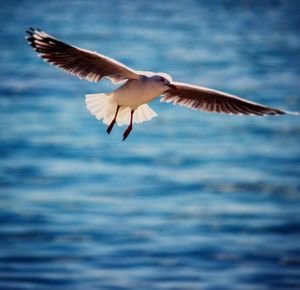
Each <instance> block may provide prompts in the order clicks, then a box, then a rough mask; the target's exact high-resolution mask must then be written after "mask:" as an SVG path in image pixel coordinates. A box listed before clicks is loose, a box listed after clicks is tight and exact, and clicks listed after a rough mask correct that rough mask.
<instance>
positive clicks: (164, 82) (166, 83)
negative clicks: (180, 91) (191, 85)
mask: <svg viewBox="0 0 300 290" xmlns="http://www.w3.org/2000/svg"><path fill="white" fill-rule="evenodd" d="M152 79H153V81H155V83H157V84H158V85H160V86H163V87H164V91H167V90H170V89H173V90H177V88H176V86H175V85H173V84H172V82H171V81H172V79H171V78H170V77H168V78H167V77H165V76H162V75H161V74H160V75H154V76H153V77H152Z"/></svg>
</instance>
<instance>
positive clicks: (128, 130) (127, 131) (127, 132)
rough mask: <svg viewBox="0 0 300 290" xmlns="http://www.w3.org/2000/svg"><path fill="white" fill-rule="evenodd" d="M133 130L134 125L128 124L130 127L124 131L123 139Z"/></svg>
mask: <svg viewBox="0 0 300 290" xmlns="http://www.w3.org/2000/svg"><path fill="white" fill-rule="evenodd" d="M131 130H132V125H130V126H128V128H127V129H126V131H125V132H124V134H123V141H124V140H125V139H126V138H127V137H128V135H129V134H130V132H131Z"/></svg>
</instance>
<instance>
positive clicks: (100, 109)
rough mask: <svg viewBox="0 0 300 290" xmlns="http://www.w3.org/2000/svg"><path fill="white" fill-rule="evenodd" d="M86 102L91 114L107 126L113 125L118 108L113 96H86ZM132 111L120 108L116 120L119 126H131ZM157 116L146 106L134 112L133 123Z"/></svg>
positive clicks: (127, 108)
mask: <svg viewBox="0 0 300 290" xmlns="http://www.w3.org/2000/svg"><path fill="white" fill-rule="evenodd" d="M85 102H86V107H87V109H88V110H89V112H90V113H91V114H92V115H94V116H96V118H97V119H98V120H103V123H104V124H106V125H109V124H110V123H111V121H112V120H113V118H114V116H115V113H116V110H117V107H118V104H117V103H116V101H115V100H114V98H113V95H112V94H91V95H86V96H85ZM130 111H131V108H129V107H120V109H119V112H118V116H117V120H116V122H117V124H118V125H119V126H122V125H129V124H130ZM156 116H157V114H156V113H155V112H154V111H153V110H152V109H151V108H150V107H149V106H148V105H147V104H144V105H141V106H139V107H138V108H137V109H136V110H135V111H134V115H133V123H143V122H145V121H149V120H151V119H152V118H154V117H156Z"/></svg>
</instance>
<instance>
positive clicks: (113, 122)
mask: <svg viewBox="0 0 300 290" xmlns="http://www.w3.org/2000/svg"><path fill="white" fill-rule="evenodd" d="M119 109H120V106H118V107H117V110H116V113H115V116H114V118H113V120H112V121H111V123H110V125H109V126H108V127H107V130H106V132H107V134H109V133H110V132H111V130H112V128H113V127H114V125H115V123H116V120H117V116H118V112H119Z"/></svg>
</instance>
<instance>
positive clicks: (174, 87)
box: [167, 84, 177, 91]
mask: <svg viewBox="0 0 300 290" xmlns="http://www.w3.org/2000/svg"><path fill="white" fill-rule="evenodd" d="M167 86H168V87H169V88H170V89H173V90H175V91H177V88H176V86H175V85H172V84H169V85H167Z"/></svg>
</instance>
